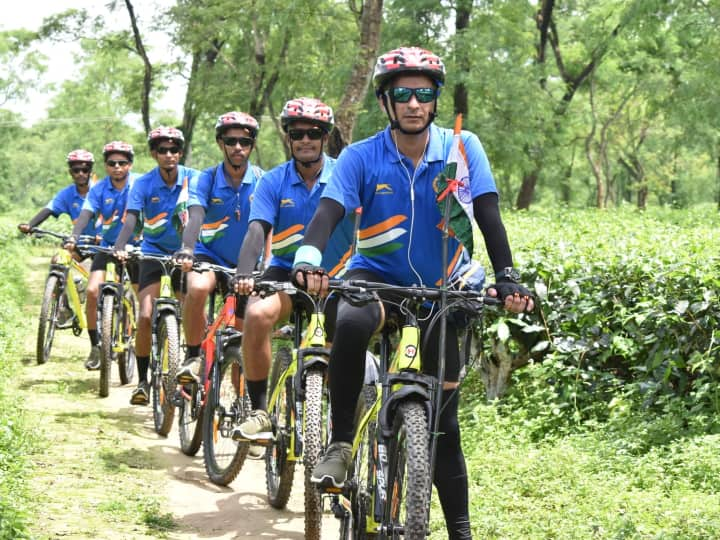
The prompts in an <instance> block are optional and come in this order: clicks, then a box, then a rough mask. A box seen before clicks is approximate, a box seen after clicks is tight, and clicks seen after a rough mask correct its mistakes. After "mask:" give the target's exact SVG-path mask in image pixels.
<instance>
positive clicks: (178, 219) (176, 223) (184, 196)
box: [172, 176, 190, 234]
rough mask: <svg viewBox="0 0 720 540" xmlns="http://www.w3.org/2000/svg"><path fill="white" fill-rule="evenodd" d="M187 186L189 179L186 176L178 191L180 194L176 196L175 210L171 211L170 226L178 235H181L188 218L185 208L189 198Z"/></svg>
mask: <svg viewBox="0 0 720 540" xmlns="http://www.w3.org/2000/svg"><path fill="white" fill-rule="evenodd" d="M188 184H189V177H188V176H186V177H185V178H184V179H183V183H182V188H181V189H180V194H179V195H178V198H177V203H176V204H175V210H174V211H173V216H172V224H173V227H175V230H176V231H177V232H178V234H182V232H183V229H185V225H187V222H188V219H189V217H190V214H189V212H188V207H187V204H188V199H189V196H190V193H189V187H188Z"/></svg>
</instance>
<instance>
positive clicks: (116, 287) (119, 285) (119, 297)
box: [97, 261, 136, 353]
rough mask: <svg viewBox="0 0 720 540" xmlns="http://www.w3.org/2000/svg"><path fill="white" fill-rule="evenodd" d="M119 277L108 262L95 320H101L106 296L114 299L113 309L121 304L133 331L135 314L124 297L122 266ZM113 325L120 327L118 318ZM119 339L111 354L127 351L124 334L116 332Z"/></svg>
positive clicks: (112, 265) (114, 344)
mask: <svg viewBox="0 0 720 540" xmlns="http://www.w3.org/2000/svg"><path fill="white" fill-rule="evenodd" d="M121 268H122V269H121V275H118V271H117V267H116V265H115V263H114V262H113V261H108V263H107V266H106V267H105V281H103V282H102V284H101V285H100V293H99V294H98V302H97V313H98V316H97V320H98V321H101V320H102V305H103V299H104V298H105V296H107V295H112V296H114V297H115V309H117V310H119V307H120V302H122V304H123V306H124V308H125V311H126V313H127V315H128V317H129V318H130V325H131V327H132V328H133V329H135V327H136V321H135V313H134V310H133V309H132V305H131V303H130V301H129V300H128V299H127V298H126V296H125V289H126V282H128V279H127V276H126V275H125V271H124V265H121ZM115 324H116V325H120V324H122V321H121V320H120V317H117V318H116V319H115ZM116 334H117V335H118V337H119V338H120V339H119V341H118V342H116V343H113V344H112V352H114V353H122V352H125V351H127V349H128V347H129V345H130V343H129V342H128V341H125V333H124V332H116Z"/></svg>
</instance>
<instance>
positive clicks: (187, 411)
mask: <svg viewBox="0 0 720 540" xmlns="http://www.w3.org/2000/svg"><path fill="white" fill-rule="evenodd" d="M199 401H201V398H200V396H199V388H198V385H197V384H187V385H185V392H183V398H182V401H181V402H180V407H179V408H178V409H179V410H178V435H179V437H180V450H182V453H183V454H185V455H186V456H194V455H195V454H197V453H198V450H200V446H201V445H202V414H203V407H202V405H201V404H200V403H199Z"/></svg>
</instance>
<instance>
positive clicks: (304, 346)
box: [255, 281, 330, 538]
mask: <svg viewBox="0 0 720 540" xmlns="http://www.w3.org/2000/svg"><path fill="white" fill-rule="evenodd" d="M279 291H284V292H286V293H288V294H294V295H296V296H295V297H294V300H293V313H294V321H295V324H294V329H293V346H292V349H291V348H290V347H286V346H283V347H280V348H279V349H278V350H277V352H276V355H275V360H274V362H273V367H272V372H271V375H270V387H269V399H268V415H269V416H270V419H271V421H272V424H273V434H274V438H273V439H272V440H271V441H268V443H267V444H268V446H269V447H268V449H267V450H266V452H265V478H266V483H267V494H268V501H269V503H270V505H271V506H272V507H274V508H279V509H282V508H285V506H286V505H287V502H288V499H289V498H290V492H291V490H292V484H293V476H294V473H295V464H296V463H297V462H298V461H301V460H302V462H303V465H304V466H305V538H320V531H321V525H322V496H321V494H320V492H319V491H318V490H317V488H316V487H315V485H314V484H312V483H311V481H310V477H311V474H312V470H313V469H314V467H315V465H316V464H317V462H318V459H319V458H320V454H321V453H322V451H323V449H324V448H325V445H326V443H327V440H328V436H329V433H330V426H329V415H328V414H327V411H328V402H329V400H328V393H327V385H326V380H327V367H328V362H329V359H330V350H329V349H328V348H327V347H326V340H327V335H326V333H325V315H324V313H323V311H324V308H325V303H326V300H321V299H318V298H316V297H313V296H311V295H309V294H308V293H306V292H305V291H303V290H301V289H295V287H293V285H292V284H291V283H287V282H274V281H256V282H255V292H257V293H258V294H260V295H261V296H262V295H268V294H273V293H275V292H279ZM298 294H300V295H302V296H303V297H304V298H306V299H307V300H308V301H309V303H310V305H311V306H312V307H313V309H312V311H311V312H310V313H309V314H308V313H307V312H306V310H305V307H304V306H303V303H302V302H300V301H299V299H298V296H297V295H298ZM305 320H307V323H306V324H305V325H303V322H304V321H305ZM258 442H259V441H258Z"/></svg>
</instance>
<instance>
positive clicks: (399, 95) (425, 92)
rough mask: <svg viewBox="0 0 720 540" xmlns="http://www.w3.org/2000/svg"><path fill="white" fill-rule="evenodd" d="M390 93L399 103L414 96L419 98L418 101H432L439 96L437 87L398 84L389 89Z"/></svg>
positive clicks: (393, 99) (405, 101) (407, 100)
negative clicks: (411, 86)
mask: <svg viewBox="0 0 720 540" xmlns="http://www.w3.org/2000/svg"><path fill="white" fill-rule="evenodd" d="M388 95H389V96H390V99H391V100H392V101H395V102H397V103H407V102H409V101H410V99H411V98H412V97H413V96H415V98H416V99H417V100H418V103H430V102H431V101H432V100H433V99H435V98H436V97H437V89H435V88H406V87H404V86H396V87H395V88H390V89H389V90H388Z"/></svg>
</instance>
